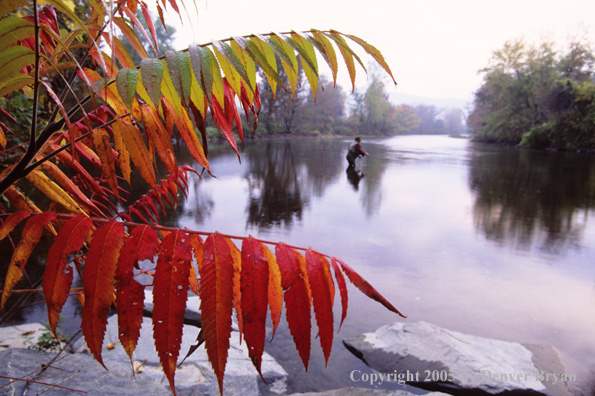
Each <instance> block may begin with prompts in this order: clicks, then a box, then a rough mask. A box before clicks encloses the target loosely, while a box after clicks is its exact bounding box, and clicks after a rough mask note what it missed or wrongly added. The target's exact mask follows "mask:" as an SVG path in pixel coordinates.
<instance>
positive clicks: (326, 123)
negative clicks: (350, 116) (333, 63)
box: [298, 76, 346, 135]
mask: <svg viewBox="0 0 595 396" xmlns="http://www.w3.org/2000/svg"><path fill="white" fill-rule="evenodd" d="M323 87H325V89H323ZM345 104H346V94H345V92H344V91H343V88H342V87H341V86H339V85H337V86H336V87H335V88H333V83H332V82H330V81H328V79H326V78H324V76H321V78H320V85H319V87H318V92H317V94H316V100H314V94H313V93H312V92H310V93H309V94H308V96H307V97H306V99H305V100H304V105H303V106H302V107H301V108H300V109H299V110H298V119H299V124H300V131H301V132H303V133H307V134H308V133H312V132H315V131H318V132H320V133H322V134H324V135H329V134H341V133H343V132H345V131H346V125H345Z"/></svg>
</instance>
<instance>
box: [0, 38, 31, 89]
mask: <svg viewBox="0 0 595 396" xmlns="http://www.w3.org/2000/svg"><path fill="white" fill-rule="evenodd" d="M34 62H35V52H34V51H33V50H31V49H29V48H27V47H22V46H20V45H19V46H16V45H15V46H12V47H8V48H7V49H5V50H3V51H1V52H0V81H3V80H4V79H7V78H9V76H15V75H16V74H20V73H19V70H21V69H22V68H23V67H25V66H29V65H32V64H33V63H34Z"/></svg>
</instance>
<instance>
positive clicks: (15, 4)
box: [0, 0, 29, 18]
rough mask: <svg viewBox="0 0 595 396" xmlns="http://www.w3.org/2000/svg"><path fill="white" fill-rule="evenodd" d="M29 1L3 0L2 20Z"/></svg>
mask: <svg viewBox="0 0 595 396" xmlns="http://www.w3.org/2000/svg"><path fill="white" fill-rule="evenodd" d="M28 2H29V0H2V1H1V2H0V18H2V17H3V16H5V15H6V14H8V13H9V12H13V11H14V10H16V9H17V8H19V7H21V6H23V5H25V4H26V3H28Z"/></svg>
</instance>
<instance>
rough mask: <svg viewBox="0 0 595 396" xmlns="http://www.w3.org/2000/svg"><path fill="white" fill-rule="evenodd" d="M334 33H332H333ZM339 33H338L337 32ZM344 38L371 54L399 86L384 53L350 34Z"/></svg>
mask: <svg viewBox="0 0 595 396" xmlns="http://www.w3.org/2000/svg"><path fill="white" fill-rule="evenodd" d="M331 32H332V31H331ZM337 33H338V32H337ZM340 34H342V33H340ZM344 36H346V37H349V38H350V39H351V40H353V41H355V42H356V43H358V44H359V45H361V46H362V48H363V49H364V50H366V52H367V53H368V54H370V55H371V56H372V57H373V58H374V60H376V62H377V63H378V64H379V65H380V66H382V68H383V69H384V70H385V71H386V72H387V73H388V74H389V75H390V77H391V78H392V79H393V82H394V83H395V85H397V81H395V77H394V76H393V73H392V72H391V71H390V67H389V66H388V64H387V63H386V61H385V60H384V56H382V53H381V52H380V51H379V50H378V49H377V48H376V47H374V46H373V45H372V44H369V43H368V42H366V41H364V40H362V39H361V38H359V37H356V36H352V35H350V34H344Z"/></svg>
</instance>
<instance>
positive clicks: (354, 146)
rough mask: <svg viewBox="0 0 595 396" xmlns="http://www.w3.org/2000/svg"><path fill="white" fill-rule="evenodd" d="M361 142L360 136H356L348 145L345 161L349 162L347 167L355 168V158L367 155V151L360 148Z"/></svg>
mask: <svg viewBox="0 0 595 396" xmlns="http://www.w3.org/2000/svg"><path fill="white" fill-rule="evenodd" d="M361 142H362V138H361V137H359V136H358V137H356V138H355V142H353V143H351V145H350V146H349V151H347V162H348V163H349V166H348V167H347V169H349V168H355V159H356V158H361V157H363V156H364V155H368V153H366V152H365V151H364V150H363V149H362V146H361Z"/></svg>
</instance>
